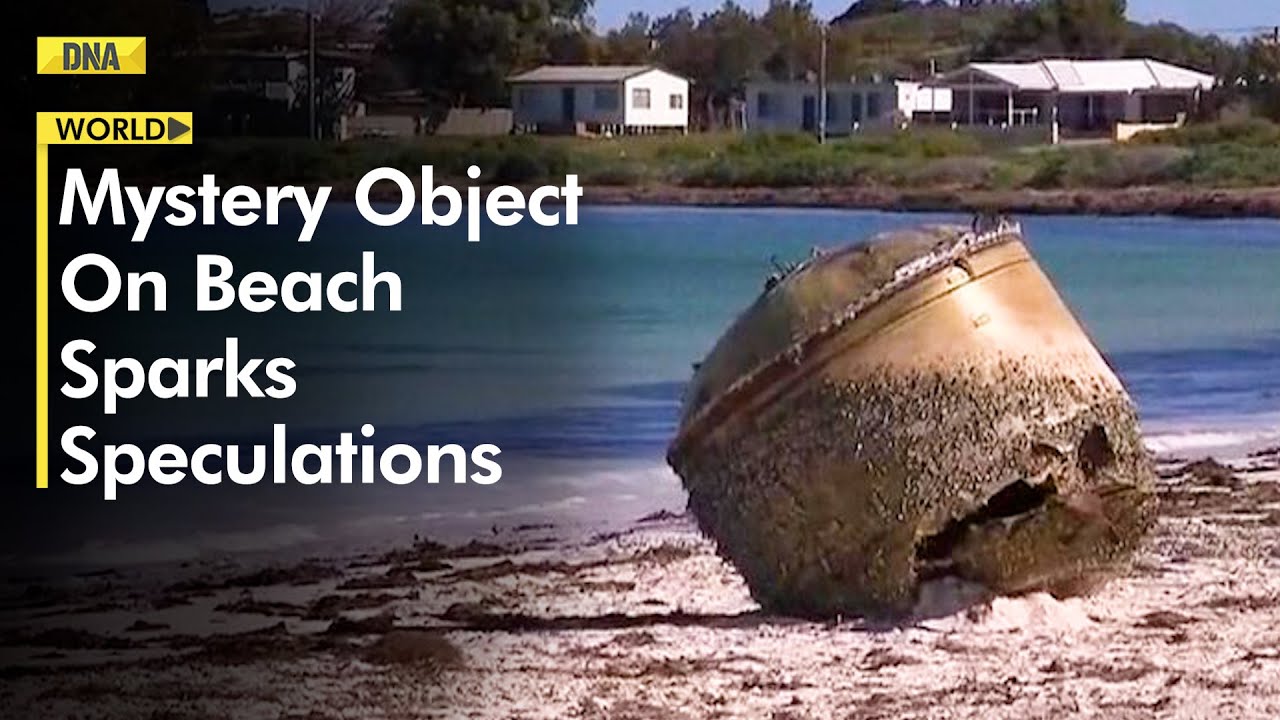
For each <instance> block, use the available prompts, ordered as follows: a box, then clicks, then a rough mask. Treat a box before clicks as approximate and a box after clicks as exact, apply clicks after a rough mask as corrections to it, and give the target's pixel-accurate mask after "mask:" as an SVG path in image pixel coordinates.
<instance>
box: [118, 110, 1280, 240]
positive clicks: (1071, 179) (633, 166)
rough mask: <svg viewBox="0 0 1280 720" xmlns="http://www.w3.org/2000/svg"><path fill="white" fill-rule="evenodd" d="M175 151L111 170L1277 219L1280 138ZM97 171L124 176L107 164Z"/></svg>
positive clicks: (682, 200) (908, 135)
mask: <svg viewBox="0 0 1280 720" xmlns="http://www.w3.org/2000/svg"><path fill="white" fill-rule="evenodd" d="M166 150H167V151H168V152H169V153H170V154H166V155H165V156H164V158H163V162H161V158H160V157H157V158H155V159H154V161H150V160H149V159H145V158H141V164H135V163H138V162H139V160H140V157H139V156H138V155H137V154H134V155H130V156H124V155H119V156H116V158H115V159H116V160H117V161H118V162H120V163H122V165H121V167H122V168H123V171H124V172H125V173H126V174H130V169H131V168H132V169H133V173H132V174H135V175H138V176H145V178H144V177H138V178H137V179H139V180H142V179H147V180H155V181H156V182H173V181H184V182H188V181H191V180H192V178H195V177H198V176H199V175H200V174H202V173H214V174H216V175H217V176H218V179H219V181H220V182H223V183H230V182H236V183H245V184H251V185H253V184H261V185H267V184H283V183H289V184H307V185H319V184H324V185H331V186H333V187H334V188H335V194H336V196H338V197H343V196H346V197H350V196H351V194H352V193H353V192H354V188H355V185H356V183H357V181H358V180H359V178H360V177H361V176H362V175H363V174H364V173H366V172H368V171H369V170H370V169H373V168H376V167H382V166H390V167H395V168H399V169H401V170H403V171H405V172H406V173H408V174H409V175H410V177H413V178H415V179H416V177H417V173H418V171H419V169H420V167H421V166H422V165H432V166H433V167H434V169H435V175H436V182H437V183H449V184H453V185H455V186H460V187H461V186H467V185H472V184H476V183H477V182H478V183H479V184H482V185H499V184H511V185H519V186H534V185H541V184H546V183H551V184H560V183H562V182H563V179H564V176H565V175H566V174H568V173H576V174H577V175H578V176H579V183H580V184H581V185H582V186H584V187H585V188H586V194H585V197H584V200H585V201H589V202H597V203H659V204H700V205H798V206H826V207H859V208H882V209H892V210H970V209H984V210H1005V211H1010V212H1023V213H1083V214H1175V215H1190V216H1211V217H1223V216H1266V217H1280V125H1276V124H1272V123H1269V122H1265V121H1244V122H1235V123H1225V124H1209V125H1193V126H1188V127H1186V128H1182V129H1179V130H1172V131H1165V132H1160V133H1149V134H1144V135H1140V136H1138V138H1136V139H1135V140H1134V141H1132V142H1129V143H1126V144H1110V143H1103V144H1082V145H1067V146H1060V147H1048V146H1026V147H1009V146H1008V144H1007V143H1005V142H1003V141H1002V139H1001V138H999V137H978V136H974V135H970V134H967V133H963V132H956V131H953V130H950V129H947V128H922V129H921V128H918V129H912V130H907V131H903V132H897V133H893V134H886V135H868V136H861V137H854V138H837V139H832V140H830V141H828V142H827V143H826V144H818V143H817V142H816V140H814V139H813V138H812V137H810V136H806V135H745V136H744V135H733V134H706V135H688V136H665V137H664V136H644V137H625V138H611V139H610V138H548V137H536V138H535V137H516V136H513V137H499V138H445V137H428V138H415V139H412V140H361V141H354V142H346V143H313V142H308V141H301V140H291V139H277V138H236V139H226V140H210V141H206V142H202V143H197V144H195V145H192V146H190V147H189V148H183V149H182V151H181V153H179V151H178V150H176V149H173V148H166ZM100 161H101V162H102V163H104V164H107V165H108V166H115V165H111V164H110V163H112V161H113V158H112V157H111V155H110V153H104V154H103V156H102V157H101V158H100ZM472 164H475V165H478V166H479V167H480V168H481V170H482V172H483V174H482V175H481V177H480V180H479V181H472V180H470V179H469V178H467V176H466V174H465V173H466V168H467V167H468V166H469V165H472ZM161 168H162V170H159V171H158V172H157V169H161ZM158 175H159V176H158ZM383 185H386V187H385V191H387V192H391V191H392V190H393V188H392V186H390V184H383ZM383 189H384V188H382V187H379V190H383Z"/></svg>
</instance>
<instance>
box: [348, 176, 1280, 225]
mask: <svg viewBox="0 0 1280 720" xmlns="http://www.w3.org/2000/svg"><path fill="white" fill-rule="evenodd" d="M442 180H444V179H443V178H442ZM447 182H450V183H451V184H455V187H461V186H460V185H457V184H456V181H455V180H449V181H447ZM461 182H463V183H465V182H467V181H465V180H463V181H461ZM535 187H537V186H535V185H520V186H519V188H520V190H521V191H522V192H524V193H526V195H527V194H528V192H529V191H531V190H532V189H533V188H535ZM492 189H493V186H482V187H481V191H482V193H487V192H489V191H490V190H492ZM582 189H583V195H582V200H581V203H582V204H583V205H613V206H627V205H658V206H672V207H730V208H735V207H738V208H741V207H793V208H831V209H850V210H879V211H883V212H1002V213H1011V214H1020V215H1095V216H1111V217H1131V216H1169V217H1181V218H1197V219H1223V218H1256V219H1280V187H1257V188H1194V187H1169V186H1148V187H1129V188H1089V189H1073V190H1035V189H1030V188H1023V189H1018V190H976V189H972V188H946V187H938V188H923V189H910V188H895V187H876V186H812V185H810V186H802V187H780V188H774V187H689V186H684V185H673V184H661V185H583V187H582ZM370 196H371V198H372V199H373V200H376V201H395V200H399V195H398V193H397V192H395V191H393V189H392V186H391V185H390V184H389V183H380V184H378V185H375V186H374V188H373V191H372V192H371V193H370ZM354 197H355V186H354V184H352V183H336V184H335V185H334V186H333V198H332V199H334V200H342V201H351V200H353V199H354Z"/></svg>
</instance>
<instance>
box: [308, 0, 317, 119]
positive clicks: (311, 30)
mask: <svg viewBox="0 0 1280 720" xmlns="http://www.w3.org/2000/svg"><path fill="white" fill-rule="evenodd" d="M307 137H309V138H311V139H312V140H315V139H316V16H315V13H314V12H312V10H311V0H307Z"/></svg>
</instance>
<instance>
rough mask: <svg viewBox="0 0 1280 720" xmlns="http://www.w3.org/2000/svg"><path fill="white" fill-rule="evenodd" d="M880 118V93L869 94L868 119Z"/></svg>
mask: <svg viewBox="0 0 1280 720" xmlns="http://www.w3.org/2000/svg"><path fill="white" fill-rule="evenodd" d="M878 117H880V93H875V92H873V93H867V118H869V119H873V120H874V119H875V118H878Z"/></svg>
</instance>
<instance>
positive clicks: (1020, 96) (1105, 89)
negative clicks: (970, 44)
mask: <svg viewBox="0 0 1280 720" xmlns="http://www.w3.org/2000/svg"><path fill="white" fill-rule="evenodd" d="M934 84H936V85H939V86H945V87H948V88H950V89H951V94H952V119H953V121H954V122H956V123H959V124H963V125H986V126H996V127H1001V128H1013V127H1016V126H1025V125H1043V126H1052V128H1053V129H1054V137H1055V139H1056V138H1057V136H1058V133H1059V132H1061V133H1062V134H1063V135H1064V136H1111V137H1113V138H1114V139H1116V140H1127V139H1128V138H1129V137H1132V136H1133V135H1134V134H1136V133H1137V132H1142V131H1146V130H1155V129H1163V128H1167V127H1175V126H1177V125H1180V124H1182V123H1183V122H1184V121H1185V120H1186V118H1187V117H1188V116H1190V114H1191V113H1192V111H1193V110H1194V109H1195V107H1196V105H1197V104H1198V103H1199V101H1200V96H1201V93H1203V92H1204V91H1206V90H1209V89H1210V88H1212V87H1213V85H1214V78H1213V76H1212V75H1209V74H1206V73H1202V72H1199V71H1197V70H1192V69H1190V68H1184V67H1179V66H1177V65H1171V64H1169V63H1165V62H1161V61H1159V60H1150V59H1145V58H1129V59H1120V60H1065V59H1062V60H1056V59H1051V60H1036V61H1032V62H975V63H970V64H969V65H966V66H964V67H962V68H960V69H958V70H955V71H953V72H950V73H947V74H946V75H943V76H942V78H941V79H940V80H939V81H936V82H935V83H934Z"/></svg>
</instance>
